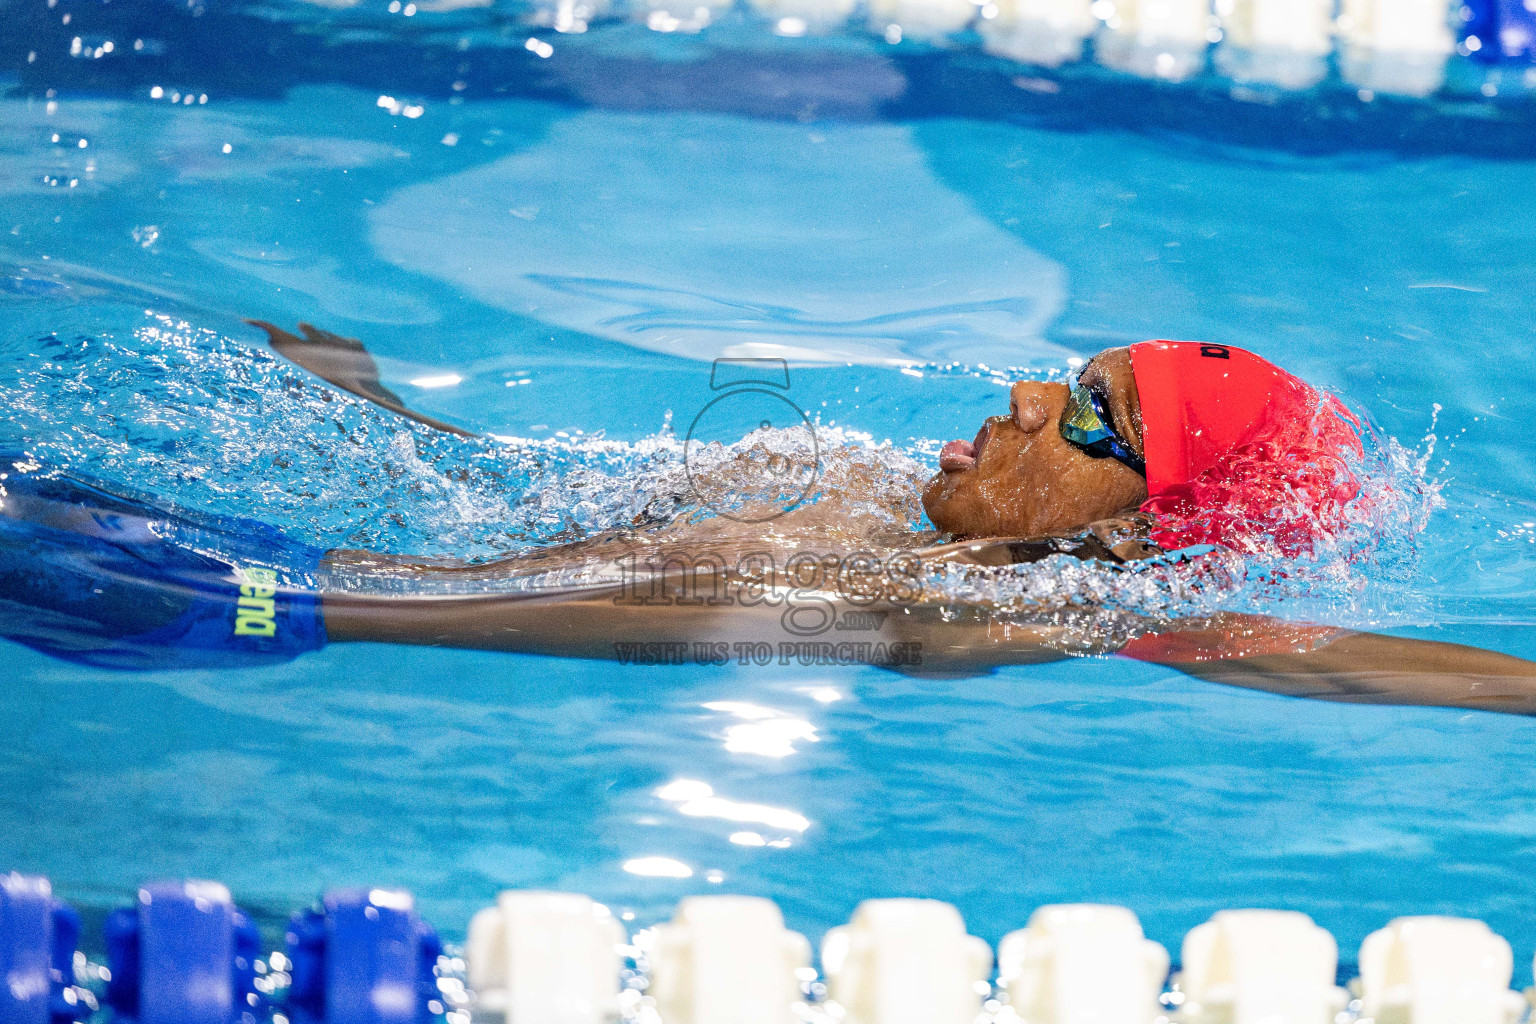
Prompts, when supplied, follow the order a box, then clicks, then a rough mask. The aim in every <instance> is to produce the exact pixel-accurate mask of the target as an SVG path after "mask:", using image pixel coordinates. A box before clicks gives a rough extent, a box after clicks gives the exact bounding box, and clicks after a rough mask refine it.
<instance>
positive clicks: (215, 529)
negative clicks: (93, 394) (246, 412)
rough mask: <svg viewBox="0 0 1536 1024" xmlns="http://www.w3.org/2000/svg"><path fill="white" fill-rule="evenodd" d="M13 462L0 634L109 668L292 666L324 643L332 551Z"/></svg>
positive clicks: (8, 477) (2, 464) (0, 561)
mask: <svg viewBox="0 0 1536 1024" xmlns="http://www.w3.org/2000/svg"><path fill="white" fill-rule="evenodd" d="M17 464H20V465H23V466H25V465H27V460H25V459H23V458H7V457H0V473H3V476H0V636H5V637H9V638H10V639H12V640H16V641H19V642H21V643H24V644H26V645H28V646H29V647H34V648H36V649H38V650H40V651H45V652H47V653H49V654H52V655H56V656H58V657H61V658H68V659H70V660H72V661H79V662H84V663H86V664H90V665H100V666H105V667H110V668H142V669H152V668H203V667H215V666H226V665H250V664H263V663H271V662H282V661H287V660H289V659H292V658H294V657H296V656H298V655H299V654H302V653H303V652H305V651H312V650H316V649H318V648H320V647H323V646H324V645H325V625H324V623H323V621H322V620H321V617H320V602H319V595H318V593H317V590H318V580H317V577H316V574H317V572H318V569H319V565H320V559H321V558H322V556H323V555H324V552H323V551H322V550H320V549H319V548H313V547H310V546H308V545H305V544H299V543H296V542H295V541H292V540H289V539H288V538H287V537H285V536H283V534H282V533H281V532H279V531H278V530H275V529H273V528H272V527H271V526H268V525H267V524H265V523H260V522H255V521H253V520H248V519H236V518H231V517H220V516H212V515H207V514H201V513H189V512H185V511H172V510H169V509H167V508H163V507H159V506H157V505H155V504H153V503H151V502H150V501H147V500H144V499H142V498H134V497H127V496H125V495H122V494H119V493H114V492H113V491H110V490H108V489H106V487H105V486H104V485H102V484H100V483H96V482H94V481H88V480H86V479H84V478H81V477H76V476H65V475H63V474H60V473H54V472H46V471H44V472H22V471H18V470H16V469H12V468H11V467H12V466H13V465H17Z"/></svg>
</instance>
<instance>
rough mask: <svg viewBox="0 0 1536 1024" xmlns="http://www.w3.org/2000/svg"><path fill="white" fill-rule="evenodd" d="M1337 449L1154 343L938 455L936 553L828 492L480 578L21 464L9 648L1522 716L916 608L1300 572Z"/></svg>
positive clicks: (0, 474)
mask: <svg viewBox="0 0 1536 1024" xmlns="http://www.w3.org/2000/svg"><path fill="white" fill-rule="evenodd" d="M255 323H256V325H257V326H259V327H261V328H262V329H263V330H265V331H266V332H267V334H268V336H269V340H270V342H271V344H272V346H273V348H274V349H276V350H277V351H278V352H279V353H280V354H282V355H283V356H285V357H286V358H288V359H290V360H292V361H293V362H295V363H297V364H299V365H300V366H302V367H304V368H306V369H308V370H310V371H311V372H313V373H315V374H316V375H317V376H319V377H321V378H323V379H324V380H326V381H327V382H328V383H330V384H331V385H334V386H336V387H338V388H341V389H343V390H345V391H348V392H350V393H352V394H354V395H356V396H358V397H361V398H363V399H366V400H367V401H370V402H373V403H375V404H377V405H379V406H381V407H383V408H385V409H388V410H390V411H391V412H393V413H395V414H397V415H400V416H404V417H407V418H409V419H411V420H414V421H416V422H418V423H420V424H422V425H423V426H424V427H425V428H427V429H431V430H443V431H449V432H452V433H457V434H467V433H468V432H467V431H463V430H461V429H460V428H457V427H455V426H453V425H451V424H448V423H444V422H442V421H439V420H435V419H432V418H430V417H427V416H424V415H422V414H420V413H418V412H416V411H414V410H411V409H410V408H408V407H407V406H406V404H405V403H404V402H403V401H402V400H401V399H400V398H399V396H397V395H395V394H394V393H393V392H391V391H389V390H388V389H387V388H385V387H384V386H383V384H382V383H381V382H380V380H379V377H378V371H377V368H376V366H375V365H374V363H373V360H372V358H371V357H370V356H369V355H368V353H367V351H366V349H365V348H364V347H363V346H362V345H361V344H360V343H358V342H356V341H354V340H351V339H345V338H341V337H339V336H337V335H334V334H330V333H329V332H325V331H320V330H316V329H315V328H312V327H309V326H308V325H301V332H302V337H300V336H296V335H293V334H290V333H288V332H286V331H283V330H281V329H280V328H277V327H275V326H273V325H271V324H266V323H261V322H255ZM1352 427H1353V424H1352V421H1351V418H1350V417H1349V414H1348V413H1347V412H1346V411H1345V410H1344V409H1343V407H1342V406H1341V405H1338V404H1337V403H1336V402H1333V401H1332V400H1330V399H1327V398H1325V397H1324V396H1321V395H1320V394H1319V393H1318V392H1316V391H1314V390H1313V389H1312V388H1310V387H1309V386H1308V385H1306V384H1305V383H1303V382H1301V381H1300V380H1298V379H1297V378H1295V377H1293V376H1291V375H1290V374H1287V373H1285V372H1284V371H1283V370H1280V369H1279V368H1278V367H1275V366H1273V365H1272V364H1270V363H1268V362H1266V361H1264V360H1263V359H1260V358H1259V357H1257V356H1254V355H1252V354H1250V353H1247V352H1244V351H1242V350H1240V349H1236V348H1231V347H1226V346H1215V345H1200V344H1196V343H1189V342H1146V343H1142V344H1140V345H1133V346H1130V347H1129V348H1117V349H1110V350H1108V351H1106V352H1102V353H1100V354H1099V355H1098V356H1096V357H1095V358H1094V359H1093V360H1092V361H1090V362H1089V363H1088V364H1087V365H1086V366H1085V367H1084V369H1083V371H1082V372H1081V373H1080V374H1079V376H1078V378H1077V380H1076V382H1075V383H1074V384H1073V385H1071V386H1069V385H1067V384H1063V383H1055V382H1039V381H1022V382H1019V383H1016V384H1014V385H1013V387H1012V388H1011V389H1010V393H1009V406H1008V411H1007V414H1006V415H1002V414H1000V415H997V416H994V417H992V418H990V419H988V420H987V421H986V422H985V423H984V424H983V425H982V427H981V429H980V431H979V432H978V433H977V435H976V438H975V439H974V440H973V441H951V442H950V443H948V444H946V445H945V446H944V447H943V450H942V452H941V454H940V459H939V470H938V472H937V473H936V474H935V475H934V476H933V477H932V479H931V480H929V481H928V482H927V484H926V485H925V486H924V487H922V489H921V495H920V497H921V503H922V508H923V509H924V510H925V511H926V513H927V515H928V518H929V520H930V521H931V522H932V523H933V525H934V527H935V529H934V530H932V531H915V532H907V533H903V534H899V535H896V534H892V533H891V532H890V531H889V529H885V530H883V531H882V529H881V525H882V524H881V522H880V521H879V520H878V517H875V519H874V520H871V519H869V517H867V516H866V517H864V518H863V519H861V518H860V516H859V515H858V514H857V513H856V512H855V511H854V510H853V502H852V501H851V500H850V496H849V495H847V494H843V493H840V492H839V491H838V489H837V488H836V487H833V486H827V487H825V488H824V491H825V494H824V496H823V497H822V498H821V499H820V500H818V501H815V502H812V503H807V504H804V505H801V506H798V507H794V508H791V509H790V510H789V511H787V512H785V513H784V514H782V515H780V516H778V517H777V518H775V519H773V520H772V521H771V522H770V523H767V524H764V523H742V522H738V521H736V520H732V519H729V518H725V517H714V518H703V519H696V518H692V517H686V516H649V515H642V516H640V517H637V519H636V521H635V522H634V523H633V524H632V525H631V526H630V527H628V528H626V529H623V530H615V531H610V532H609V533H605V534H602V535H599V536H595V537H589V538H585V539H582V540H580V541H576V542H572V543H565V544H557V545H548V546H546V547H544V548H541V549H538V550H535V551H533V552H529V553H524V554H519V555H515V556H512V557H508V558H505V559H501V560H497V561H492V562H479V563H461V562H453V561H451V560H443V559H429V558H416V557H410V556H405V555H399V554H390V553H380V552H370V551H356V550H330V551H322V550H319V549H316V548H312V547H309V546H307V545H303V544H299V543H296V542H294V541H292V540H290V539H288V538H286V537H285V536H284V535H283V534H282V533H281V532H280V531H277V530H275V529H273V528H272V527H270V526H267V525H265V524H261V523H255V522H251V521H248V520H239V519H228V518H222V517H214V516H209V515H205V514H198V513H192V512H188V511H186V510H181V509H175V508H171V507H167V506H165V505H164V504H162V503H157V502H156V501H155V500H154V499H153V498H150V497H148V496H145V495H138V494H135V493H133V492H132V491H131V490H129V489H128V488H125V487H123V486H120V485H117V484H107V483H102V482H97V481H92V480H87V479H84V478H82V477H79V476H73V475H69V474H65V473H61V472H56V471H49V470H48V469H47V468H46V467H43V466H40V465H38V464H36V463H35V462H32V461H30V460H29V459H27V458H26V457H24V456H10V457H5V458H0V487H3V499H0V513H3V514H0V601H3V603H4V605H5V612H6V614H5V617H4V619H3V620H0V621H3V623H4V625H3V626H0V632H3V633H4V635H7V636H9V637H11V638H12V639H15V640H19V641H20V642H22V643H26V644H29V645H31V646H33V647H36V648H39V649H41V650H45V651H48V652H49V653H52V654H55V655H58V656H61V657H66V658H72V659H75V660H79V661H83V662H87V663H91V664H99V665H111V666H119V667H138V668H159V667H176V666H202V665H208V666H214V665H227V664H231V663H262V662H272V661H281V660H285V659H289V658H292V657H295V656H297V655H298V654H300V653H302V652H304V651H307V650H313V649H315V648H317V647H319V646H322V645H323V644H325V643H326V642H328V641H329V642H346V641H375V642H390V643H410V644H425V645H436V646H451V647H464V648H476V649H483V650H500V651H517V652H526V653H537V654H549V655H559V656H570V657H583V658H607V659H617V660H619V661H630V662H639V663H673V662H677V663H697V662H719V663H725V662H740V663H742V664H752V663H764V662H765V661H773V662H777V663H781V664H792V665H793V664H804V665H817V664H829V663H836V664H844V663H865V664H877V665H884V666H887V667H890V668H892V669H896V670H899V671H904V672H913V673H928V674H956V675H963V674H974V673H976V672H979V671H986V670H988V669H990V668H991V667H993V666H997V665H1002V664H1025V663H1037V662H1045V661H1052V660H1059V659H1061V658H1065V657H1069V656H1073V655H1084V654H1102V655H1110V654H1118V655H1121V656H1125V657H1130V658H1134V659H1137V660H1141V661H1147V662H1154V663H1158V664H1162V665H1167V666H1170V667H1174V668H1177V669H1179V670H1181V671H1183V672H1186V673H1188V674H1191V675H1194V676H1198V677H1200V678H1204V679H1208V680H1212V681H1219V682H1223V683H1228V684H1233V685H1239V686H1246V687H1251V688H1256V689H1262V690H1267V691H1271V692H1275V693H1282V694H1287V695H1292V696H1305V697H1313V698H1319V699H1325V700H1333V701H1353V702H1363V703H1398V704H1422V705H1438V706H1451V707H1462V708H1479V709H1486V710H1497V711H1507V712H1513V713H1520V714H1536V664H1533V663H1531V662H1527V661H1524V660H1521V659H1518V658H1514V657H1510V656H1507V655H1503V654H1498V653H1495V652H1490V651H1484V650H1480V649H1477V648H1472V647H1465V646H1461V645H1457V644H1446V643H1437V642H1432V641H1422V640H1409V639H1403V638H1397V637H1389V636H1383V635H1376V634H1371V633H1362V632H1356V631H1351V630H1345V629H1338V628H1333V627H1328V626H1322V625H1306V624H1295V623H1287V622H1283V621H1281V620H1278V619H1270V618H1266V617H1261V616H1252V615H1236V614H1228V613H1223V614H1217V615H1214V616H1211V617H1208V618H1204V619H1179V620H1172V621H1169V620H1163V619H1159V618H1158V617H1156V616H1152V615H1140V614H1137V613H1134V612H1130V611H1125V610H1122V609H1119V608H1109V607H1091V606H1085V605H1084V604H1082V603H1080V602H1059V601H1058V602H1050V601H1046V600H1041V601H1038V602H1034V603H1030V602H1027V601H1026V602H1022V603H1021V602H1018V601H1015V602H1013V603H1012V604H1011V605H1010V606H1009V607H1007V608H1000V607H998V606H997V604H996V603H995V602H994V601H992V600H990V599H988V598H986V597H974V598H970V599H960V598H958V597H956V596H954V594H953V593H949V592H946V593H943V594H935V593H932V592H930V591H925V589H924V586H923V582H924V579H925V574H927V573H931V572H934V571H944V572H955V573H959V574H961V575H962V576H963V575H964V574H965V573H976V574H980V575H981V576H985V574H986V573H987V572H990V571H995V570H998V569H1000V568H1002V569H1006V567H1007V566H1009V565H1013V564H1017V563H1022V562H1031V561H1037V560H1039V559H1042V558H1045V557H1047V556H1052V555H1067V556H1071V557H1072V558H1075V559H1079V560H1082V561H1083V562H1085V563H1096V564H1101V565H1102V566H1104V571H1117V572H1125V571H1131V570H1132V568H1133V567H1135V566H1137V565H1150V566H1153V567H1156V566H1160V565H1170V564H1174V563H1179V562H1191V564H1198V562H1197V560H1198V559H1199V558H1200V557H1202V553H1203V552H1210V551H1211V550H1212V549H1213V548H1214V547H1236V548H1239V549H1242V548H1244V547H1245V546H1250V547H1251V545H1253V544H1256V543H1259V542H1260V540H1261V539H1262V541H1263V543H1268V544H1271V545H1275V546H1278V549H1279V550H1281V551H1291V552H1299V551H1303V550H1305V549H1306V547H1307V546H1308V544H1310V543H1311V542H1313V541H1314V540H1316V539H1317V538H1316V535H1317V533H1318V532H1319V531H1322V532H1326V531H1327V530H1328V529H1330V528H1332V527H1333V526H1334V525H1335V524H1336V522H1337V521H1339V520H1340V517H1341V516H1342V514H1343V510H1344V509H1345V508H1346V507H1347V506H1348V505H1349V503H1350V502H1351V501H1352V500H1354V499H1355V497H1356V496H1357V492H1358V486H1357V484H1356V482H1355V480H1354V477H1353V475H1352V474H1351V472H1350V469H1349V462H1350V460H1349V456H1350V454H1351V453H1354V454H1356V455H1358V451H1359V449H1358V444H1359V442H1358V438H1357V435H1356V433H1355V431H1354V430H1353V429H1352ZM728 468H729V467H727V469H728ZM913 497H914V498H915V497H917V496H916V495H914V496H913ZM1192 560H1194V561H1192Z"/></svg>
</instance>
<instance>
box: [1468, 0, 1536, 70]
mask: <svg viewBox="0 0 1536 1024" xmlns="http://www.w3.org/2000/svg"><path fill="white" fill-rule="evenodd" d="M1461 18H1462V23H1463V25H1462V30H1461V46H1462V49H1463V50H1465V51H1466V52H1467V54H1468V56H1471V57H1474V58H1476V59H1478V60H1482V61H1499V60H1525V61H1529V60H1536V9H1533V7H1531V6H1528V5H1527V3H1526V0H1466V4H1465V5H1464V6H1463V7H1462V8H1461Z"/></svg>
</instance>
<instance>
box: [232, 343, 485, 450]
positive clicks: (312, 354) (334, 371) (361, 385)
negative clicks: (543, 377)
mask: <svg viewBox="0 0 1536 1024" xmlns="http://www.w3.org/2000/svg"><path fill="white" fill-rule="evenodd" d="M246 323H248V324H250V325H251V326H253V327H260V328H261V329H262V330H264V331H266V332H267V338H268V339H269V340H270V341H271V342H272V348H273V350H274V351H276V352H277V354H278V355H280V356H282V357H283V358H285V359H291V360H292V361H293V362H295V363H298V364H299V365H300V366H302V367H304V369H306V370H308V371H309V372H310V373H313V374H314V375H315V376H317V377H320V378H321V379H323V380H325V381H326V382H327V383H330V384H334V385H335V386H336V387H338V388H341V389H342V390H343V391H347V392H350V393H351V394H354V395H356V396H357V397H359V398H363V399H366V400H368V401H370V402H373V403H374V404H375V405H379V406H382V407H383V408H385V409H388V410H389V411H390V412H393V413H396V414H398V415H401V416H404V417H406V418H407V419H412V420H415V421H416V422H417V423H422V424H425V425H426V426H429V427H431V428H432V429H434V430H442V431H446V432H447V433H450V434H458V435H459V436H460V437H476V436H478V435H476V434H474V433H473V432H471V431H468V430H464V429H462V428H460V427H456V426H454V425H453V424H451V423H444V422H443V421H442V420H439V419H433V418H432V417H431V416H427V415H425V414H424V413H419V412H417V411H415V410H414V409H410V408H408V407H407V406H406V404H405V402H404V401H403V400H402V399H401V398H400V396H399V395H397V394H395V393H394V392H393V391H391V390H389V388H386V387H385V386H384V385H383V384H382V383H381V382H380V381H379V367H378V364H377V363H375V362H374V361H373V356H371V355H369V354H368V350H367V349H366V348H364V347H363V343H362V342H360V341H358V340H357V339H356V338H343V337H342V336H341V335H339V334H332V333H331V332H330V331H322V330H320V329H319V328H318V327H313V326H311V325H310V324H303V323H301V324H299V330H300V331H301V332H303V334H304V337H302V338H300V337H298V336H297V335H293V334H290V333H288V332H287V331H285V330H283V329H282V328H281V327H278V326H276V325H274V324H269V323H267V322H266V321H265V320H247V321H246Z"/></svg>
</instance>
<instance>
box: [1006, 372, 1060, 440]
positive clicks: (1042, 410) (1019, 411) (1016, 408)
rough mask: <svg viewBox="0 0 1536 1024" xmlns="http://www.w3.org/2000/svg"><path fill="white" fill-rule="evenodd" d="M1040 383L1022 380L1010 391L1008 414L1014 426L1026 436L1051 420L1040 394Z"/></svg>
mask: <svg viewBox="0 0 1536 1024" xmlns="http://www.w3.org/2000/svg"><path fill="white" fill-rule="evenodd" d="M1040 387H1041V385H1040V383H1039V382H1037V381H1030V380H1022V381H1019V383H1017V384H1015V385H1014V386H1013V387H1012V388H1011V389H1009V391H1008V414H1009V416H1010V417H1012V419H1013V424H1014V426H1016V427H1018V428H1019V429H1020V430H1022V431H1023V432H1024V433H1026V434H1033V433H1034V432H1035V431H1037V430H1039V429H1040V428H1041V427H1043V426H1045V423H1046V421H1047V420H1048V419H1050V411H1049V410H1048V409H1047V408H1046V404H1045V401H1044V400H1043V399H1042V398H1041V396H1040V394H1039V393H1038V390H1039V388H1040Z"/></svg>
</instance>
